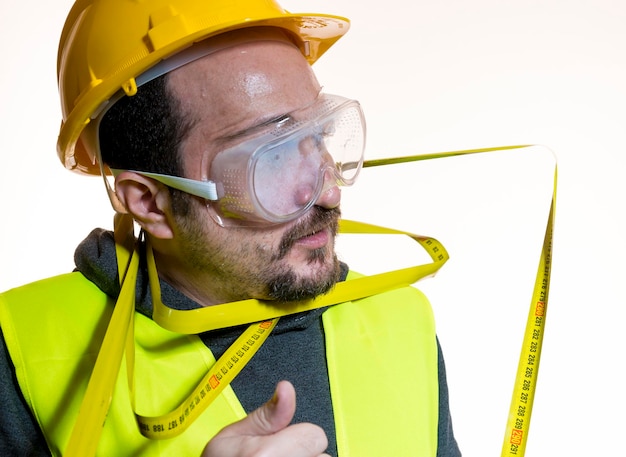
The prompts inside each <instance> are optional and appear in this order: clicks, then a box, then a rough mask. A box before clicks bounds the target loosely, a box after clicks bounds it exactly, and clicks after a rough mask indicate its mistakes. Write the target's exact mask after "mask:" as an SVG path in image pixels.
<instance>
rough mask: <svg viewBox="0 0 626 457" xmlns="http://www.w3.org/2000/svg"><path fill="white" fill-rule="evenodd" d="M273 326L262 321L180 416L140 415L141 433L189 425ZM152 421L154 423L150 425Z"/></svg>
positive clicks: (171, 430)
mask: <svg viewBox="0 0 626 457" xmlns="http://www.w3.org/2000/svg"><path fill="white" fill-rule="evenodd" d="M271 327H272V321H264V322H260V323H259V324H258V327H257V329H256V330H255V332H254V333H253V334H252V335H250V338H248V339H247V340H246V341H245V342H244V343H243V344H242V345H241V346H240V348H239V349H238V350H237V351H236V352H235V354H234V355H233V356H232V357H230V358H229V359H226V360H225V361H224V362H223V364H222V365H221V366H219V367H216V368H217V370H216V372H215V373H214V374H213V375H212V376H210V377H209V379H208V381H207V382H206V384H205V385H204V386H202V389H200V391H199V392H198V393H197V394H196V395H194V396H193V397H191V398H188V399H187V401H186V405H185V409H184V412H183V413H182V414H180V415H179V416H178V417H174V418H170V416H171V414H167V415H165V416H163V417H160V418H159V417H156V418H148V420H147V421H144V420H143V419H141V418H140V417H137V424H138V426H139V430H140V431H141V433H142V434H143V435H144V436H150V435H152V436H155V435H161V434H163V433H168V434H172V433H175V434H177V432H181V431H178V430H176V429H177V428H178V427H179V426H182V425H183V424H185V425H187V424H186V422H187V419H188V418H189V415H190V414H191V413H192V412H193V411H194V410H195V409H196V408H197V407H198V406H200V404H201V403H202V402H203V401H208V400H209V398H207V396H208V395H209V394H210V392H211V391H214V390H215V389H217V388H218V387H219V386H220V384H221V383H222V380H223V379H224V377H225V376H226V375H228V373H229V372H230V371H232V370H233V369H234V368H236V367H237V365H238V364H239V363H240V362H242V361H244V360H245V359H246V358H247V353H248V352H249V351H250V349H252V347H253V346H254V345H255V344H257V343H258V342H259V339H261V336H262V335H263V334H264V333H265V332H267V331H268V330H269V329H270V328H271ZM205 399H206V400H205ZM211 401H212V399H211ZM207 406H208V405H207ZM151 423H152V425H150V424H151ZM173 431H175V432H173Z"/></svg>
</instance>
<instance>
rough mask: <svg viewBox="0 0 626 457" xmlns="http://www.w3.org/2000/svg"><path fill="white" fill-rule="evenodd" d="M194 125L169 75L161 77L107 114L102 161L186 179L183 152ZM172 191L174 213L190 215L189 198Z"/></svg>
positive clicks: (102, 124)
mask: <svg viewBox="0 0 626 457" xmlns="http://www.w3.org/2000/svg"><path fill="white" fill-rule="evenodd" d="M191 126H192V122H191V121H190V120H189V119H188V118H187V117H186V116H184V115H183V113H182V110H181V109H180V106H179V103H178V100H177V99H176V98H175V97H174V95H172V94H171V92H170V91H169V90H168V88H167V74H166V75H163V76H160V77H158V78H156V79H154V80H152V81H150V82H148V83H146V84H144V85H142V86H141V87H139V88H138V90H137V93H136V94H135V95H133V96H132V97H122V98H121V99H120V100H119V101H118V102H117V103H115V104H114V105H113V106H112V107H111V108H109V110H108V111H107V112H106V114H105V115H104V117H103V118H102V120H101V122H100V129H99V137H100V152H101V154H102V161H103V162H104V163H105V164H107V165H108V166H109V167H111V168H117V169H120V170H136V171H149V172H153V173H161V174H166V175H173V176H183V163H182V157H181V154H180V152H179V149H180V145H181V143H182V142H183V141H184V139H185V137H186V135H187V133H188V132H189V130H190V128H191ZM170 192H171V195H172V205H173V211H174V213H175V214H177V215H185V214H187V213H188V210H189V207H188V205H189V196H188V195H187V194H185V193H184V192H181V191H177V190H176V189H171V188H170Z"/></svg>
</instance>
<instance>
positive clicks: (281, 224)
mask: <svg viewBox="0 0 626 457" xmlns="http://www.w3.org/2000/svg"><path fill="white" fill-rule="evenodd" d="M347 28H348V22H347V21H346V20H345V19H343V18H338V17H333V16H324V15H315V16H310V15H308V16H299V15H291V14H289V13H286V12H285V11H284V10H282V9H281V8H280V7H279V6H278V5H277V4H274V3H272V2H267V1H260V0H244V1H241V2H239V3H238V4H236V5H233V2H226V1H219V0H214V1H207V2H202V1H199V0H179V1H177V2H169V3H165V2H162V1H158V0H155V1H146V2H129V1H128V0H85V1H82V0H79V1H78V2H77V3H76V4H75V6H74V8H73V9H72V11H71V12H70V15H69V17H68V20H67V23H66V27H65V29H64V33H63V36H62V38H61V44H60V48H59V53H60V54H59V85H60V92H61V98H62V104H63V111H64V124H63V126H62V129H61V134H60V137H59V152H60V154H61V156H62V158H63V160H64V162H65V164H66V166H68V167H70V168H74V169H76V170H77V171H83V172H87V173H95V172H100V171H101V172H102V173H103V174H108V173H109V172H111V173H112V174H113V175H114V176H115V182H114V183H113V184H107V185H108V186H109V187H108V189H109V193H110V196H111V199H112V203H113V206H114V208H115V209H116V211H117V212H118V213H120V214H123V215H124V216H122V217H120V218H119V220H120V221H121V222H120V223H119V224H118V225H117V226H116V229H115V235H114V234H113V233H111V232H107V231H104V230H95V231H94V232H92V233H91V234H90V235H89V236H88V237H87V239H86V240H85V241H84V242H83V243H81V245H80V246H79V247H78V249H77V251H76V255H75V258H76V267H77V272H75V273H72V274H69V275H63V276H61V277H58V278H51V279H49V280H46V281H43V282H39V283H35V284H32V285H28V286H24V287H23V288H18V289H15V290H12V291H8V292H6V293H5V294H3V295H2V296H0V322H1V324H2V332H3V337H4V338H3V339H1V340H0V341H2V344H3V348H2V350H1V351H0V354H1V356H0V376H1V380H2V384H1V385H2V391H1V394H0V395H1V396H2V404H3V405H4V407H3V412H2V413H1V414H0V426H1V427H0V453H1V454H2V455H50V454H52V455H89V454H90V453H94V452H96V449H97V453H98V454H99V455H200V454H201V453H202V455H204V456H207V457H210V456H245V455H271V456H290V457H293V456H320V455H331V456H336V455H359V456H366V455H377V456H378V455H386V454H387V453H389V454H388V455H394V456H402V455H407V456H409V455H424V456H426V455H429V456H435V455H437V456H456V455H460V454H459V451H458V448H457V445H456V443H455V440H454V437H453V434H452V428H451V423H450V417H449V410H448V400H447V387H446V384H445V371H444V368H443V361H442V358H441V354H440V351H439V348H438V344H437V342H436V338H435V335H434V326H433V325H432V323H431V319H430V308H429V306H428V303H427V301H426V300H425V299H424V297H423V296H422V295H421V294H419V293H418V292H417V291H415V290H414V289H411V288H406V287H403V288H399V289H392V290H386V291H384V292H383V293H381V294H378V295H375V296H371V297H368V296H366V294H363V295H357V296H356V297H357V298H359V299H358V300H354V301H348V302H345V303H344V302H336V301H335V302H333V303H332V306H330V307H315V306H312V307H310V308H307V310H306V311H303V312H297V313H294V312H292V311H293V310H300V308H297V306H299V305H297V304H299V303H308V302H310V300H311V299H314V298H316V297H320V296H329V297H332V296H333V295H332V294H333V293H334V290H335V288H336V287H337V286H336V284H337V283H340V284H350V283H351V282H352V278H353V277H354V274H353V273H348V268H347V266H346V265H345V264H343V263H341V262H339V261H338V259H337V256H336V254H335V252H334V240H335V237H336V235H337V232H338V225H339V215H340V213H339V203H340V189H339V187H338V186H339V185H349V184H352V182H353V181H354V179H356V175H357V173H358V169H359V168H360V164H361V163H362V160H363V157H362V154H363V147H364V124H363V118H362V113H361V110H360V108H359V106H358V103H356V102H354V101H350V100H347V99H344V98H342V97H338V96H333V95H328V94H324V93H323V92H322V91H321V86H320V84H319V82H318V81H317V79H316V78H315V75H314V73H313V71H312V69H311V66H310V64H311V63H313V62H314V61H315V60H316V59H317V58H318V57H319V56H320V55H321V54H322V53H323V52H324V51H325V50H326V49H327V48H328V47H329V46H330V45H332V44H333V43H334V42H335V41H336V40H337V39H338V38H339V37H340V36H341V35H343V34H344V33H345V32H346V31H347ZM129 37H131V38H132V37H134V38H136V42H132V40H131V38H129ZM136 47H137V48H141V50H140V51H138V52H137V53H135V54H133V55H132V56H131V57H132V58H131V57H129V56H128V55H125V54H124V53H123V51H126V50H128V49H130V50H131V51H132V52H135V48H136ZM142 47H143V48H142ZM144 48H145V49H144ZM132 52H131V53H130V54H132ZM120 56H121V57H120ZM124 59H126V60H124ZM111 66H114V68H111ZM181 178H182V179H181ZM107 182H108V181H107ZM129 217H132V220H134V222H135V223H136V224H137V225H138V226H139V227H141V229H142V237H141V239H140V241H139V242H138V243H137V244H135V245H134V247H132V244H133V243H132V242H131V243H130V245H131V247H130V248H129V249H128V250H126V251H125V250H124V248H125V247H127V246H129V244H128V243H127V242H126V241H127V240H129V239H132V237H130V235H128V233H127V231H126V230H125V229H124V226H125V225H124V224H126V227H129V226H130V224H129V223H128V221H129ZM133 249H136V252H135V254H133V253H132V252H129V251H133ZM125 253H126V254H128V256H129V258H130V260H128V259H127V258H126V257H125V255H126V254H125ZM135 272H136V274H137V278H136V279H135V278H134V274H135ZM157 275H158V279H157ZM120 278H121V279H120ZM346 279H347V280H346ZM129 290H130V291H131V292H132V293H131V294H130V296H131V297H132V298H131V299H129V300H134V309H135V310H136V312H134V313H133V312H132V311H131V312H130V315H129V316H130V317H128V319H129V320H130V322H131V323H130V324H128V322H127V323H126V327H124V325H123V324H121V326H120V327H119V328H123V329H126V328H129V329H131V331H130V333H127V330H124V331H123V332H122V333H120V335H122V337H121V338H120V337H117V338H116V337H115V331H116V330H117V329H118V327H117V322H118V321H117V319H118V316H120V315H122V316H123V313H124V311H123V310H124V309H125V308H124V307H125V306H126V304H127V303H131V305H132V301H128V300H127V297H128V296H129V294H128V293H127V291H129ZM251 298H252V299H257V300H264V301H266V302H267V303H268V304H267V303H266V304H265V305H264V304H262V303H261V304H259V303H258V302H254V303H257V304H255V305H254V306H256V308H254V309H255V310H260V311H259V312H262V313H265V312H267V313H269V314H268V316H267V317H268V320H265V318H263V319H262V321H263V322H262V323H261V324H259V326H258V328H257V327H254V325H255V324H254V322H256V321H258V320H261V319H253V318H252V317H251V316H249V315H247V314H246V313H247V311H244V310H245V309H248V308H244V303H246V302H242V300H247V299H251ZM344 301H345V300H344ZM116 302H117V304H116ZM234 302H236V303H234ZM163 304H165V305H166V306H167V310H169V311H165V315H166V316H165V317H159V318H157V315H159V313H160V312H161V310H162V309H164V308H165V307H164V306H163ZM307 306H308V305H307ZM129 309H132V308H129ZM212 309H213V310H216V309H217V310H221V309H224V310H225V311H224V312H225V313H226V314H229V313H230V314H232V315H234V316H235V320H236V322H237V325H232V324H229V325H212V324H214V322H210V324H211V325H207V326H204V327H202V330H200V331H198V332H196V333H199V335H198V336H197V337H196V336H187V335H181V334H180V333H177V332H171V331H170V330H171V328H170V327H168V325H169V324H168V322H170V321H171V320H173V318H172V319H170V316H169V314H168V313H172V314H173V315H174V316H176V315H177V314H175V313H176V312H177V311H181V312H183V313H184V312H185V311H188V312H190V313H192V314H191V315H192V317H189V318H187V317H185V318H182V322H183V323H184V325H191V326H192V325H193V324H194V321H195V320H198V319H201V318H196V317H193V316H196V315H197V316H204V315H205V314H202V312H204V311H207V310H208V311H210V310H212ZM267 309H270V310H279V311H266V310H267ZM189 310H191V311H189ZM290 310H292V311H290ZM196 311H199V313H198V314H194V313H195V312H196ZM120 313H122V314H120ZM272 313H274V314H272ZM133 314H134V315H133ZM285 314H286V316H285V317H282V318H281V319H280V321H278V323H276V320H275V319H273V318H274V317H276V316H278V315H285ZM33 316H36V318H35V319H33ZM185 316H188V315H185ZM152 317H154V321H153V320H151V318H152ZM133 319H134V322H135V323H134V324H133V323H132V322H133ZM168 319H170V321H168ZM269 319H272V320H269ZM122 320H123V319H122ZM155 321H157V322H158V323H159V325H161V326H164V327H165V328H166V329H163V328H161V327H160V326H159V325H157V323H155ZM109 322H110V323H109ZM170 323H171V322H170ZM251 323H252V325H251V326H250V327H249V329H248V330H246V328H247V327H248V325H249V324H251ZM172 325H173V324H172ZM274 325H275V328H274V327H273V326H274ZM255 328H257V330H255V331H256V333H254V332H253V330H254V329H255ZM250 329H252V330H250ZM270 331H271V333H270ZM245 332H251V333H249V335H251V336H250V337H249V338H248V337H246V338H248V339H247V341H248V342H247V343H244V345H243V346H241V348H243V350H241V349H239V348H240V346H237V344H239V343H238V342H237V341H239V340H237V341H235V340H236V339H237V337H239V336H240V335H241V334H242V333H244V334H245V335H248V333H245ZM181 333H183V332H181ZM187 333H193V332H191V331H190V332H187ZM128 334H130V335H131V336H130V337H127V335H128ZM268 334H269V336H267V335H268ZM109 337H110V338H109ZM125 338H128V340H126V339H125ZM264 338H267V339H265V340H264V342H263V343H262V344H261V343H256V341H258V340H259V339H260V340H263V339H264ZM125 341H130V342H132V343H134V344H133V345H132V346H133V349H132V350H131V351H130V352H129V351H128V348H127V347H125ZM411 343H413V344H415V345H416V347H415V348H414V349H413V350H412V351H409V353H410V355H409V356H408V357H407V356H406V354H405V353H406V345H407V344H411ZM116 344H117V345H118V346H119V350H118V352H116V350H115V349H109V348H110V347H115V345H116ZM250 348H252V349H253V350H250V351H249V352H254V351H257V350H258V352H257V353H256V354H255V355H254V356H252V357H248V354H247V352H248V350H249V349H250ZM122 351H126V352H125V354H126V363H122V364H121V371H120V368H119V366H120V365H119V361H118V362H117V363H113V362H107V360H112V359H114V357H113V356H112V355H111V354H118V355H119V357H121V354H122ZM230 351H234V352H230ZM231 353H232V354H234V355H232V356H231ZM131 354H132V355H131ZM224 354H226V355H224ZM223 355H224V357H223V358H221V357H222V356H223ZM109 356H111V357H112V359H110V358H108V357H109ZM246 357H248V358H247V359H245V358H246ZM215 359H218V362H215ZM243 359H245V360H246V361H245V366H243V369H242V370H241V373H239V375H237V376H235V377H234V379H233V380H232V382H230V386H228V387H225V386H224V384H227V382H226V381H225V379H226V376H228V374H227V373H229V371H228V370H229V369H231V368H232V366H233V365H235V366H237V364H239V365H241V364H242V363H243V362H241V360H243ZM96 360H97V361H96ZM120 360H121V359H120ZM222 360H225V362H224V365H223V367H224V368H223V369H222V371H221V372H220V371H217V372H215V374H214V375H212V376H210V377H209V380H208V381H206V384H205V385H204V384H203V383H204V381H202V376H204V373H205V372H206V371H207V370H210V369H212V368H214V367H217V366H218V365H219V364H220V363H221V361H222ZM400 361H401V362H402V363H400ZM396 362H398V363H396ZM100 363H102V364H103V365H102V366H103V367H104V368H102V369H101V368H100V366H99V364H100ZM107 363H108V365H107ZM118 371H120V374H119V376H117V372H118ZM92 372H93V373H94V374H93V375H92ZM123 373H126V374H127V376H124V375H123ZM209 373H211V371H209ZM370 374H371V376H370ZM366 376H367V378H366ZM107 380H111V395H107V392H108V391H107V390H106V389H107V388H106V387H102V389H101V390H102V392H105V393H104V394H102V396H101V397H98V395H97V394H93V396H92V393H93V392H92V388H93V391H98V387H97V386H98V385H100V384H102V383H104V384H106V382H107ZM127 380H128V382H127ZM196 385H197V386H198V388H199V390H198V391H197V392H199V394H198V395H196V396H195V399H194V394H193V393H192V392H195V391H194V390H193V389H194V388H195V387H196ZM94 386H96V387H94ZM222 388H224V390H223V391H222V390H219V394H217V393H215V392H218V389H222ZM231 388H232V389H231ZM296 392H297V401H296ZM212 395H215V398H213V397H212ZM205 396H206V397H207V398H209V397H211V398H212V400H211V402H209V401H206V400H204V399H205ZM109 397H112V399H111V398H109ZM186 397H189V398H190V400H188V401H185V400H184V399H185V398H186ZM84 399H86V400H84ZM91 399H97V400H98V401H95V400H94V401H91ZM100 399H101V401H100ZM268 399H270V400H269V401H268ZM181 402H182V403H181ZM102 404H105V406H101V405H102ZM179 404H182V405H183V407H182V409H181V410H180V413H179V414H175V415H172V416H171V417H170V416H168V415H167V413H168V412H169V411H171V410H173V409H175V408H176V407H177V406H178V405H179ZM200 409H202V412H200V413H197V414H196V411H199V410H200ZM246 413H249V414H248V415H247V416H246ZM99 414H102V415H101V416H100V415H99ZM105 416H106V422H104V417H105ZM155 417H156V418H157V419H155ZM160 417H163V418H167V419H163V420H161V419H158V418H160ZM100 418H102V419H100ZM159 420H161V421H160V422H159ZM103 422H104V426H102V423H103ZM93 424H95V426H94V427H95V428H93V429H91V428H89V427H90V426H92V425H93ZM167 429H170V430H171V429H178V430H174V431H172V432H171V435H170V434H167V433H169V431H168V430H167ZM182 429H184V431H182V432H180V433H179V431H180V430H182ZM85 430H95V431H94V432H93V434H92V433H91V432H89V433H87V432H85ZM166 434H167V435H166ZM207 443H208V444H207ZM85 449H90V451H89V452H87V451H86V450H85ZM91 449H93V451H91Z"/></svg>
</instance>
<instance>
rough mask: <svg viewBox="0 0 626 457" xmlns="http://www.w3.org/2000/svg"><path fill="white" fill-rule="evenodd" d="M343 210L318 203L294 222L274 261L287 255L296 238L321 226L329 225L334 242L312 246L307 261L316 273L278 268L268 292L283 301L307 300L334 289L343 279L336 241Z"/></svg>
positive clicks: (268, 285) (284, 237) (269, 284)
mask: <svg viewBox="0 0 626 457" xmlns="http://www.w3.org/2000/svg"><path fill="white" fill-rule="evenodd" d="M340 215H341V213H340V211H339V209H338V208H332V209H326V208H322V207H318V206H315V207H313V208H312V209H311V211H310V213H309V215H308V216H307V218H306V219H305V220H303V221H302V222H300V223H299V224H297V225H296V226H294V227H293V228H292V229H291V230H289V231H288V232H287V233H286V234H285V235H284V236H283V240H282V242H281V244H280V247H279V250H278V253H277V255H276V256H275V257H274V259H273V260H274V261H279V260H281V259H283V258H285V257H286V256H287V254H288V253H289V252H290V250H291V248H292V247H293V246H294V244H295V242H296V241H297V240H298V239H299V238H301V237H303V236H307V235H309V234H311V233H314V232H316V231H319V230H320V229H324V228H326V229H328V230H329V232H330V236H331V240H332V243H331V244H330V245H328V246H325V247H323V248H319V249H314V250H311V251H310V252H309V253H308V256H307V259H306V262H307V264H308V265H309V266H311V267H312V268H315V267H316V266H317V270H316V271H315V273H314V274H312V275H311V276H308V277H299V276H298V275H297V274H296V272H295V271H294V270H293V268H290V267H283V268H280V269H279V270H278V271H276V272H274V274H273V275H272V276H271V279H270V280H269V281H268V283H267V294H268V296H269V297H270V298H271V299H273V300H277V301H280V302H291V301H300V300H307V299H312V298H315V297H317V296H318V295H323V294H325V293H327V292H328V291H330V290H331V289H332V288H333V286H334V285H335V284H336V283H337V281H339V279H340V276H341V267H340V264H339V260H338V258H337V255H336V253H335V248H334V241H335V238H336V236H337V233H338V231H339V218H340Z"/></svg>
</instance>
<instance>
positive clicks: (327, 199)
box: [315, 169, 341, 209]
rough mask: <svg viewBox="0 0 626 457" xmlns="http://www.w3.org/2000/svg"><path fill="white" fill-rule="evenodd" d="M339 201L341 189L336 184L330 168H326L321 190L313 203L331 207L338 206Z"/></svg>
mask: <svg viewBox="0 0 626 457" xmlns="http://www.w3.org/2000/svg"><path fill="white" fill-rule="evenodd" d="M339 203H341V189H340V188H339V186H338V185H337V180H336V179H335V176H334V173H333V172H332V171H331V170H330V169H326V171H325V172H324V185H323V186H322V192H321V193H320V196H319V197H318V198H317V200H316V201H315V205H316V206H321V207H323V208H328V209H331V208H336V207H338V206H339Z"/></svg>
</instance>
